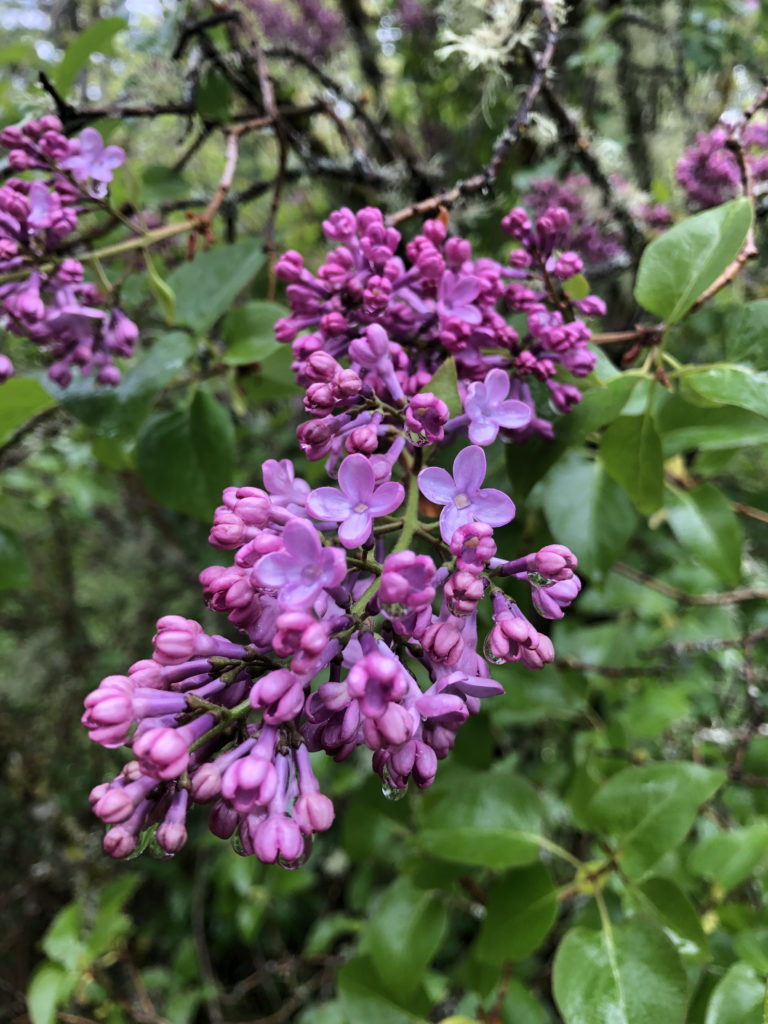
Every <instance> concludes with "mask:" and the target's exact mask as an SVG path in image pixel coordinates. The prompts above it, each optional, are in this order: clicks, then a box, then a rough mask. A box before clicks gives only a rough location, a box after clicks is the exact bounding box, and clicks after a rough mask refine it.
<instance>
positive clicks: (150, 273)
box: [144, 249, 176, 324]
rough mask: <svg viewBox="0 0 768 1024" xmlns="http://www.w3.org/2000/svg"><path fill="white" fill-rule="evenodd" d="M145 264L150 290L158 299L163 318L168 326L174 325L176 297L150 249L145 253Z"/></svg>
mask: <svg viewBox="0 0 768 1024" xmlns="http://www.w3.org/2000/svg"><path fill="white" fill-rule="evenodd" d="M144 262H145V264H146V267H147V278H148V279H149V287H150V290H151V292H152V294H153V295H154V296H155V298H156V299H157V304H158V305H159V306H160V309H161V310H162V313H163V318H164V320H165V322H166V323H167V324H173V323H174V321H175V316H176V296H175V295H174V293H173V288H171V286H170V285H169V284H168V282H167V281H165V280H164V279H163V277H162V276H161V274H160V272H159V271H158V269H157V267H156V266H155V261H154V259H153V258H152V254H151V253H150V251H149V250H148V249H147V250H145V252H144Z"/></svg>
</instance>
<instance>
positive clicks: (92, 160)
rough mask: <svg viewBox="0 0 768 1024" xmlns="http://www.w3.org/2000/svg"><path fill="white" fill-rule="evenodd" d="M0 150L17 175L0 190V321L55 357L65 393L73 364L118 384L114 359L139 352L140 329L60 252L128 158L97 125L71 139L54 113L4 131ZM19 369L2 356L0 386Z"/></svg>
mask: <svg viewBox="0 0 768 1024" xmlns="http://www.w3.org/2000/svg"><path fill="white" fill-rule="evenodd" d="M0 146H2V147H3V148H4V149H6V150H8V166H9V167H10V169H11V170H12V171H13V172H14V176H13V177H9V178H7V179H6V180H5V182H4V183H3V184H2V186H0V319H1V320H2V322H3V324H4V326H5V327H6V328H7V329H8V330H9V331H11V332H12V333H13V334H16V335H19V336H21V337H25V338H29V339H30V340H31V341H33V342H34V343H35V344H36V345H38V346H39V347H40V348H41V349H43V350H44V351H45V352H47V353H48V354H49V355H50V356H51V357H52V358H53V362H52V364H51V365H50V367H49V369H48V375H49V376H50V378H51V379H52V380H54V381H55V382H56V383H57V384H60V385H61V386H62V387H66V386H67V385H68V384H69V383H70V382H71V380H72V372H73V369H74V367H78V368H79V369H80V372H81V373H82V374H84V375H89V374H95V376H96V380H97V381H98V382H99V383H100V384H117V383H118V382H119V380H120V371H119V370H118V368H117V366H115V363H114V359H115V357H116V356H130V355H131V354H132V353H133V349H134V346H135V343H136V339H137V337H138V329H137V327H136V325H135V324H134V323H133V321H131V320H129V319H128V317H127V316H126V315H125V314H124V313H123V312H121V311H120V310H119V309H112V310H107V309H104V308H103V300H102V297H101V294H100V292H99V289H98V288H97V286H96V285H94V284H92V283H90V282H87V281H86V280H85V274H84V269H83V265H82V263H80V262H79V261H78V260H76V259H73V258H71V257H68V256H65V255H61V254H60V253H59V247H60V246H61V243H62V242H63V240H64V239H65V238H67V237H68V236H70V235H71V234H72V232H73V231H74V230H75V229H76V227H77V224H78V217H79V215H80V214H81V213H83V212H85V211H87V210H88V209H90V208H93V207H94V199H101V198H103V196H104V195H105V194H106V191H107V186H108V184H109V182H110V181H111V180H112V173H113V171H114V170H115V168H117V167H119V166H120V165H121V164H122V163H123V161H124V160H125V153H124V152H123V150H122V149H121V148H120V147H119V146H106V147H105V146H104V143H103V140H102V138H101V135H99V133H98V132H97V131H96V129H95V128H85V129H84V130H83V131H82V132H81V133H80V135H79V137H78V138H75V139H67V138H66V136H65V135H64V134H63V133H62V125H61V121H59V119H58V118H57V117H55V116H53V115H50V114H49V115H46V116H44V117H41V118H40V119H39V120H37V121H28V122H26V124H23V125H20V126H13V127H9V128H5V129H4V130H3V131H2V133H0ZM21 174H24V175H25V176H24V177H17V176H15V175H21ZM12 373H13V366H12V364H11V361H10V359H9V358H8V356H7V355H0V382H1V381H3V380H7V379H8V377H10V376H11V374H12Z"/></svg>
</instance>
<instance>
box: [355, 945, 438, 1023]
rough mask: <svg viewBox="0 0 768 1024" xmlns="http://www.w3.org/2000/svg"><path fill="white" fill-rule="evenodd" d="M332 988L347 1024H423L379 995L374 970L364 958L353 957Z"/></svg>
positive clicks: (378, 984) (371, 963)
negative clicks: (335, 992)
mask: <svg viewBox="0 0 768 1024" xmlns="http://www.w3.org/2000/svg"><path fill="white" fill-rule="evenodd" d="M336 988H337V991H338V995H339V999H340V1001H341V1005H342V1006H343V1008H344V1012H345V1014H346V1017H347V1019H348V1020H349V1021H350V1024H352V1022H354V1024H356V1022H358V1021H371V1022H373V1021H375V1022H376V1024H424V1019H423V1017H421V1016H417V1015H415V1014H413V1013H410V1012H408V1011H407V1010H404V1009H402V1008H401V1007H399V1006H398V1005H397V1004H396V1003H394V1002H392V1000H391V999H390V998H388V996H387V994H386V993H385V992H382V990H381V982H380V981H379V979H378V973H377V970H376V967H375V966H374V964H373V961H372V960H370V959H369V958H368V957H355V958H354V959H352V960H348V961H347V962H346V963H345V964H343V965H342V966H341V968H340V969H339V972H338V974H337V976H336Z"/></svg>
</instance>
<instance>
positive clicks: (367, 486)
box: [320, 452, 376, 505]
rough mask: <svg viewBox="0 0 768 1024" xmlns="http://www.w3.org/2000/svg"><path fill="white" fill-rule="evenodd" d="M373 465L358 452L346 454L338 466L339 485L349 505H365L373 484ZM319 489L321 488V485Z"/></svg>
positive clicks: (369, 498)
mask: <svg viewBox="0 0 768 1024" xmlns="http://www.w3.org/2000/svg"><path fill="white" fill-rule="evenodd" d="M375 483H376V481H375V477H374V475H373V466H372V465H371V464H370V462H369V461H368V459H366V457H365V456H364V455H361V454H360V453H359V452H356V453H355V454H354V455H348V456H347V457H346V459H344V461H343V462H342V464H341V466H339V487H340V488H341V489H342V491H343V492H344V494H346V496H347V497H348V498H349V503H350V505H357V504H359V503H360V502H362V503H363V504H365V505H367V504H368V503H369V502H370V500H371V496H372V495H373V488H374V485H375ZM320 490H323V488H322V487H321V488H320Z"/></svg>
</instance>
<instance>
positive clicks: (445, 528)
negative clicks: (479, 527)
mask: <svg viewBox="0 0 768 1024" xmlns="http://www.w3.org/2000/svg"><path fill="white" fill-rule="evenodd" d="M472 518H473V517H472V506H471V505H469V506H467V508H458V506H456V505H454V503H453V502H451V503H450V505H446V506H445V507H444V508H443V511H442V512H441V513H440V536H441V537H442V538H443V540H444V541H445V543H446V544H450V543H451V537H453V535H454V533H455V532H456V531H457V530H458V528H459V527H460V526H465V525H466V524H467V523H471V522H472Z"/></svg>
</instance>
